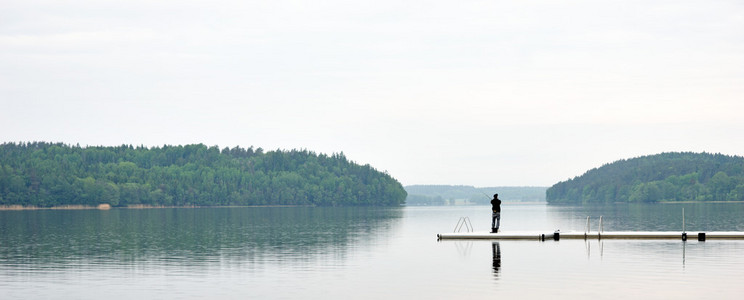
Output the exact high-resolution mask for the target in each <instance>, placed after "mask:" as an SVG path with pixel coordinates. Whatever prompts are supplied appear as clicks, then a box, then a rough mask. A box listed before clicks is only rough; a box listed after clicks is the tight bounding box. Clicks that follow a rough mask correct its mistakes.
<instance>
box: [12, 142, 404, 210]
mask: <svg viewBox="0 0 744 300" xmlns="http://www.w3.org/2000/svg"><path fill="white" fill-rule="evenodd" d="M405 198H406V192H405V190H404V189H403V186H402V185H401V184H400V183H399V182H398V181H397V180H395V179H394V178H393V177H392V176H390V175H389V174H387V173H385V172H380V171H377V170H376V169H374V168H372V167H371V166H370V165H359V164H356V163H354V162H352V161H349V160H348V159H347V158H346V157H345V156H344V154H343V153H339V154H332V155H330V156H329V155H326V154H316V153H314V152H311V151H307V150H275V151H266V152H265V151H264V150H263V149H261V148H257V149H254V148H253V147H249V148H241V147H234V148H223V149H220V148H219V147H217V146H211V147H208V146H206V145H203V144H192V145H178V146H170V145H165V146H162V147H151V148H148V147H144V146H139V147H133V146H131V145H122V146H114V147H111V146H95V147H81V146H79V145H75V146H72V145H66V144H63V143H46V142H33V143H4V144H2V145H0V205H4V206H13V205H15V206H17V205H21V206H24V207H55V206H70V205H82V206H98V205H100V204H109V205H111V206H113V207H126V206H140V207H142V206H254V205H311V206H397V205H401V204H403V203H404V202H405Z"/></svg>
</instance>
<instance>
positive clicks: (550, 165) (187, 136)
mask: <svg viewBox="0 0 744 300" xmlns="http://www.w3.org/2000/svg"><path fill="white" fill-rule="evenodd" d="M0 7H1V8H0V142H20V141H49V142H64V143H69V144H78V143H79V144H80V145H83V146H85V145H91V146H93V145H121V144H133V145H146V146H156V145H158V146H161V145H164V144H170V145H176V144H190V143H204V144H207V145H218V146H220V148H224V147H234V146H236V145H239V146H242V147H249V146H254V147H262V148H264V149H266V150H275V149H279V148H280V149H293V148H302V149H308V150H311V151H315V152H319V153H328V154H330V153H336V152H344V154H345V155H346V156H347V157H348V158H349V159H351V160H353V161H355V162H357V163H360V164H370V165H372V166H373V167H375V168H377V169H378V170H381V171H384V170H386V171H388V172H389V173H390V174H391V175H392V176H393V177H395V178H396V179H398V180H399V181H401V183H403V184H404V185H411V184H462V185H475V186H515V185H517V186H550V185H552V184H554V183H556V182H558V181H562V180H566V179H568V178H572V177H574V176H578V175H581V174H583V173H584V172H585V171H587V170H588V169H591V168H594V167H599V166H601V165H602V164H605V163H610V162H613V161H616V160H619V159H626V158H632V157H637V156H641V155H649V154H656V153H661V152H670V151H695V152H703V151H705V152H712V153H723V154H729V155H744V117H742V116H743V112H744V2H741V1H738V0H737V1H702V0H700V1H685V0H674V1H629V0H622V1H598V0H587V1H580V0H578V1H554V0H549V1H521V0H520V1H498V0H492V1H468V0H464V1H438V0H431V1H400V0H395V1H387V0H374V1H357V0H354V1H348V0H347V1H340V0H329V1H282V0H279V1H277V0H265V1H245V0H242V1H222V0H212V1H184V0H178V1H157V0H121V1H119V0H90V1H84V0H72V1H60V0H53V1H34V0H21V1H16V0H2V2H1V3H0Z"/></svg>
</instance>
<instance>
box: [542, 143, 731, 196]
mask: <svg viewBox="0 0 744 300" xmlns="http://www.w3.org/2000/svg"><path fill="white" fill-rule="evenodd" d="M546 198H547V201H548V203H612V202H660V201H744V158H743V157H739V156H727V155H722V154H709V153H690V152H685V153H679V152H673V153H662V154H657V155H650V156H643V157H638V158H633V159H628V160H619V161H616V162H613V163H611V164H606V165H603V166H602V167H600V168H595V169H591V170H589V171H587V172H586V173H584V175H581V176H578V177H575V178H573V179H570V180H567V181H563V182H559V183H557V184H555V185H553V186H552V187H550V188H549V189H548V190H547V193H546Z"/></svg>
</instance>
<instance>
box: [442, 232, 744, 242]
mask: <svg viewBox="0 0 744 300" xmlns="http://www.w3.org/2000/svg"><path fill="white" fill-rule="evenodd" d="M437 239H439V240H469V239H487V240H538V241H545V240H555V241H558V240H561V239H608V240H609V239H627V240H631V239H642V240H683V241H686V240H688V239H690V240H698V241H705V240H708V239H744V232H741V231H710V232H692V231H690V232H681V231H606V232H576V231H574V232H570V231H569V232H562V231H553V232H550V231H544V232H538V231H534V232H533V231H530V232H499V233H488V232H480V233H479V232H456V233H440V234H437Z"/></svg>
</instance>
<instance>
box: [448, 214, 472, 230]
mask: <svg viewBox="0 0 744 300" xmlns="http://www.w3.org/2000/svg"><path fill="white" fill-rule="evenodd" d="M463 226H465V229H466V230H467V231H468V232H472V231H473V224H472V223H470V218H468V217H460V219H459V220H457V225H455V230H453V231H452V232H460V230H462V227H463Z"/></svg>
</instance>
